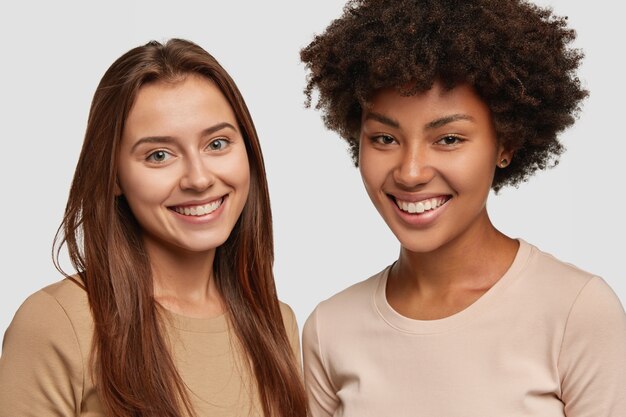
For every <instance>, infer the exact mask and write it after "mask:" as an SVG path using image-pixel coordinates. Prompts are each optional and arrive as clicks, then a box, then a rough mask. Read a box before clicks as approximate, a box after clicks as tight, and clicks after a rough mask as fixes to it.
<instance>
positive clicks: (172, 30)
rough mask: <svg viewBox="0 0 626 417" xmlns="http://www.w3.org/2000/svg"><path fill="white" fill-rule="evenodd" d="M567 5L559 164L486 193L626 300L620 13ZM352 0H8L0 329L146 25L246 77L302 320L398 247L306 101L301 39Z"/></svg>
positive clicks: (243, 82)
mask: <svg viewBox="0 0 626 417" xmlns="http://www.w3.org/2000/svg"><path fill="white" fill-rule="evenodd" d="M540 3H542V4H551V5H553V6H554V8H555V10H556V11H557V13H558V14H566V15H569V17H570V23H571V25H572V26H573V27H575V28H576V29H577V30H578V34H579V38H578V41H577V45H578V46H579V47H582V48H583V49H584V50H585V52H586V55H587V58H586V60H585V63H584V66H583V69H582V72H581V74H580V75H581V78H582V79H583V80H584V83H585V85H586V86H587V87H588V88H589V89H590V90H591V92H592V95H591V97H590V98H589V100H588V101H587V102H586V104H585V106H584V109H583V114H582V116H581V118H580V120H579V122H578V123H577V125H576V126H575V127H574V128H572V129H571V130H569V131H568V132H567V133H566V134H565V135H563V141H564V142H565V144H566V145H567V147H568V152H567V153H566V154H565V155H564V156H563V158H562V162H561V164H560V165H559V166H558V167H557V168H556V169H554V170H551V171H548V172H544V173H540V174H539V175H537V176H536V177H535V178H533V179H532V180H531V181H530V183H528V184H525V185H523V186H521V187H520V188H519V189H510V190H505V191H503V192H502V193H501V195H499V196H497V197H492V199H491V201H490V212H491V215H492V218H493V220H494V222H495V224H496V226H497V227H499V228H500V229H501V230H503V231H504V232H505V233H507V234H509V235H511V236H515V237H523V238H524V239H526V240H527V241H529V242H531V243H533V244H535V245H537V246H539V247H540V248H541V249H543V250H545V251H548V252H551V253H553V254H554V255H556V256H557V257H559V258H561V259H563V260H566V261H569V262H572V263H575V264H577V265H578V266H580V267H581V268H583V269H586V270H589V271H592V272H594V273H596V274H599V275H601V276H602V277H604V278H605V279H606V280H607V281H608V282H609V284H610V285H611V286H612V287H613V288H614V289H615V291H616V292H617V293H618V295H619V297H620V298H621V300H622V302H623V303H626V280H625V277H624V273H623V271H622V269H621V267H620V266H619V265H621V260H622V259H621V257H622V256H624V251H625V249H626V245H625V244H624V241H623V239H624V237H626V221H625V220H624V219H625V217H626V216H624V215H623V213H624V212H626V201H625V199H624V198H623V196H622V193H623V190H624V184H623V183H624V181H625V180H626V175H625V174H624V172H623V171H622V169H621V168H622V166H623V165H622V157H623V156H624V154H626V137H625V136H626V135H625V134H624V130H625V128H624V127H623V126H621V122H622V121H623V120H624V117H625V116H624V114H623V113H624V110H626V109H625V106H624V104H623V103H624V97H625V96H626V87H624V83H623V81H622V72H623V68H624V64H625V62H624V54H623V49H622V48H623V45H621V44H622V41H623V39H624V35H623V32H622V29H621V28H622V26H623V25H622V21H621V16H622V14H621V13H618V11H617V10H616V9H615V8H616V7H618V6H616V4H618V3H613V2H609V1H608V0H599V1H595V2H582V1H580V2H579V1H577V2H572V1H565V0H541V2H540ZM342 7H343V2H342V1H340V0H324V1H321V0H318V1H307V2H304V1H295V0H290V1H286V0H285V1H266V2H257V1H221V2H216V1H213V2H206V1H205V2H200V1H197V2H191V1H181V2H176V3H173V2H164V1H145V0H144V1H134V2H122V1H119V0H111V1H108V2H98V3H97V4H96V2H84V1H57V2H47V1H23V2H3V3H2V5H1V6H0V35H1V39H2V45H1V49H0V57H1V58H0V60H1V64H0V82H1V85H2V88H1V90H0V133H1V138H0V149H1V150H2V152H3V154H2V163H0V170H1V171H0V181H1V183H0V184H1V188H0V189H1V190H2V203H1V204H0V211H1V215H0V222H1V223H0V244H1V249H2V250H1V257H2V258H1V261H2V265H3V267H4V272H3V274H2V276H1V278H0V301H1V302H0V335H1V334H3V333H4V330H5V328H6V327H7V326H8V325H9V323H10V320H11V318H12V317H13V314H14V313H15V311H16V309H17V308H18V306H19V305H20V303H21V302H22V301H23V300H24V299H25V298H26V297H27V296H28V295H29V294H30V293H32V292H34V291H36V290H37V289H39V288H41V287H43V286H45V285H47V284H49V283H52V282H54V281H56V280H58V279H60V275H59V274H58V273H57V271H56V270H55V269H54V268H53V266H52V262H51V256H50V253H51V244H52V238H53V236H54V233H55V231H56V229H57V227H58V225H59V223H60V221H61V216H62V213H63V208H64V205H65V200H66V198H67V192H68V189H69V184H70V181H71V178H72V173H73V170H74V166H75V164H76V159H77V157H78V153H79V150H80V146H81V142H82V137H83V133H84V129H85V124H86V118H87V112H88V108H89V104H90V101H91V97H92V94H93V91H94V89H95V87H96V85H97V83H98V81H99V79H100V77H101V76H102V74H103V72H104V71H105V69H106V68H107V67H108V66H109V65H110V64H111V63H112V62H113V61H114V60H115V59H116V58H117V57H118V56H120V55H121V54H122V53H124V52H125V51H127V50H128V49H130V48H132V47H134V46H137V45H140V44H143V43H145V42H146V41H148V40H150V39H157V40H165V39H167V38H170V37H182V38H187V39H190V40H193V41H195V42H196V43H198V44H200V45H201V46H203V47H204V48H205V49H207V50H208V51H209V52H211V53H212V54H213V55H215V56H216V57H217V59H218V60H219V61H220V62H221V63H222V64H223V65H224V66H225V67H226V69H227V70H228V71H229V72H230V73H231V75H232V76H233V78H234V79H235V81H236V82H237V83H238V85H239V87H240V89H241V90H242V93H243V94H244V97H245V98H246V100H247V103H248V105H249V107H250V111H251V113H252V115H253V118H254V120H255V122H256V125H257V128H258V131H259V134H260V137H261V141H262V145H263V150H264V154H265V157H266V162H267V167H268V175H269V183H270V192H271V196H272V206H273V213H274V218H275V224H274V227H275V236H276V265H275V271H276V281H277V286H278V291H279V295H280V297H281V298H282V299H283V300H284V301H286V302H288V303H289V304H291V306H292V307H293V308H294V310H295V311H296V314H297V316H298V320H299V322H300V324H301V325H302V324H303V322H304V320H305V318H306V316H307V315H308V314H309V312H310V311H311V310H312V309H313V307H314V306H315V304H316V303H317V302H319V301H320V300H322V299H324V298H327V297H329V296H330V295H332V294H333V293H335V292H337V291H339V290H340V289H343V288H345V287H346V286H348V285H350V284H352V283H355V282H357V281H360V280H362V279H365V278H367V277H368V276H370V275H371V274H373V273H375V272H377V271H379V270H380V269H382V268H383V267H384V266H385V265H387V264H388V263H390V262H391V261H392V260H394V259H395V257H396V255H397V253H398V249H399V248H398V244H397V242H396V240H395V238H394V237H393V235H392V234H391V233H390V232H389V231H388V229H387V227H386V226H385V225H384V223H383V221H382V220H381V219H380V218H379V216H378V214H377V213H376V212H375V210H374V208H373V206H372V205H371V203H370V201H369V199H368V198H367V196H366V194H365V191H364V190H363V187H362V184H361V180H360V177H359V174H358V171H357V170H355V169H354V168H353V167H352V166H351V162H350V158H349V157H348V154H347V151H346V149H345V146H344V145H343V143H342V142H341V141H340V140H339V139H338V138H337V137H336V135H335V134H333V133H331V132H328V131H326V130H325V129H324V128H323V126H322V123H321V120H320V117H319V114H318V113H317V112H315V111H313V110H306V109H304V107H303V100H304V97H303V95H302V93H301V91H302V88H303V87H304V69H303V66H302V65H301V64H300V62H299V57H298V51H299V49H300V48H301V47H303V46H305V45H306V44H307V43H308V42H309V41H310V40H311V38H312V36H313V34H314V33H319V32H321V31H322V30H323V29H324V28H325V27H326V25H327V24H328V23H330V21H331V19H333V18H335V17H338V16H339V14H340V11H341V9H342Z"/></svg>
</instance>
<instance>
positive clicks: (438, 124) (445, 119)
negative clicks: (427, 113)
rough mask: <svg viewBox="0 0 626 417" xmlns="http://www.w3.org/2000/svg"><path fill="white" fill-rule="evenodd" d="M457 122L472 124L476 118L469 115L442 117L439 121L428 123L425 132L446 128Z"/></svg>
mask: <svg viewBox="0 0 626 417" xmlns="http://www.w3.org/2000/svg"><path fill="white" fill-rule="evenodd" d="M457 120H469V121H470V122H473V121H474V118H473V117H472V116H470V115H467V114H452V115H450V116H445V117H441V118H439V119H436V120H433V121H432V122H428V123H427V124H426V126H424V130H431V129H437V128H438V127H441V126H445V125H447V124H448V123H452V122H456V121H457Z"/></svg>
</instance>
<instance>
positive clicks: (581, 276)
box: [521, 242, 596, 304]
mask: <svg viewBox="0 0 626 417" xmlns="http://www.w3.org/2000/svg"><path fill="white" fill-rule="evenodd" d="M521 244H522V245H525V246H526V247H527V248H528V251H529V256H528V260H527V264H526V265H525V268H524V272H523V275H524V280H523V281H524V283H525V284H526V285H528V286H529V287H530V288H532V289H534V290H539V289H541V291H536V292H537V293H539V292H541V293H543V294H546V296H548V297H550V298H553V299H554V300H556V299H558V300H560V301H561V302H562V303H565V304H571V303H573V302H574V301H575V300H576V298H577V297H578V294H579V293H580V292H581V291H582V289H583V288H584V287H585V286H586V285H587V284H588V283H589V282H590V281H592V280H594V278H596V277H595V276H594V275H593V274H592V273H589V272H587V271H585V270H583V269H581V268H578V267H577V266H575V265H573V264H571V263H568V262H564V261H562V260H560V259H558V258H556V257H555V256H553V255H551V254H550V253H547V252H544V251H542V250H540V249H538V248H537V247H535V246H533V245H530V244H528V243H525V242H522V243H521Z"/></svg>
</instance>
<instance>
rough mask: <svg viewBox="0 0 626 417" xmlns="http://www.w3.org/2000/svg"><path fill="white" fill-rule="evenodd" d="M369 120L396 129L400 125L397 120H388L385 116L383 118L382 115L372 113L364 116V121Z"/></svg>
mask: <svg viewBox="0 0 626 417" xmlns="http://www.w3.org/2000/svg"><path fill="white" fill-rule="evenodd" d="M370 119H372V120H376V121H377V122H380V123H382V124H384V125H388V126H391V127H395V128H396V129H397V128H399V127H400V123H399V122H398V121H397V120H394V119H390V118H389V117H387V116H383V115H382V114H380V113H376V112H373V111H370V112H367V114H366V115H365V120H370Z"/></svg>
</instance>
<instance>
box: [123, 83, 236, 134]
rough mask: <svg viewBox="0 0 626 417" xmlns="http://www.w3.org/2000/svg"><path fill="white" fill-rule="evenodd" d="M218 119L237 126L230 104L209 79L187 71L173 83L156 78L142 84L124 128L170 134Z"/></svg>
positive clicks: (204, 125)
mask: <svg viewBox="0 0 626 417" xmlns="http://www.w3.org/2000/svg"><path fill="white" fill-rule="evenodd" d="M221 122H228V123H231V124H232V125H233V126H236V125H237V123H236V117H235V114H234V112H233V110H232V107H231V106H230V103H229V102H228V100H227V99H226V97H225V96H224V94H223V93H222V91H221V90H220V89H219V87H218V86H217V85H216V84H215V83H214V82H213V81H212V80H210V79H208V78H206V77H203V76H200V75H196V74H189V75H187V76H185V77H184V78H181V79H178V80H176V81H173V82H170V81H155V82H152V83H148V84H146V85H144V86H142V87H141V88H140V89H139V91H138V93H137V96H136V97H135V101H134V103H133V105H132V107H131V109H130V111H129V113H128V117H127V118H126V123H125V129H124V130H125V133H127V134H133V133H135V132H136V131H141V133H142V134H166V133H167V134H170V133H172V132H167V131H168V130H176V129H181V128H194V127H197V128H202V129H206V127H208V126H209V125H214V124H217V123H221ZM153 130H156V132H151V131H153ZM163 130H165V131H163Z"/></svg>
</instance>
